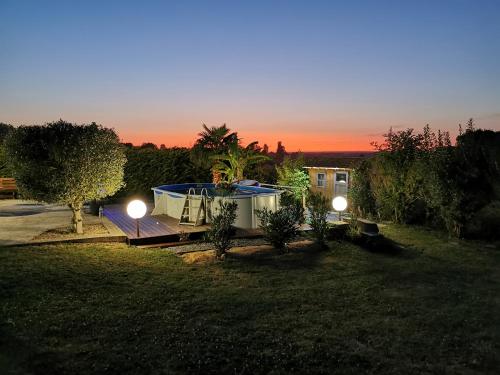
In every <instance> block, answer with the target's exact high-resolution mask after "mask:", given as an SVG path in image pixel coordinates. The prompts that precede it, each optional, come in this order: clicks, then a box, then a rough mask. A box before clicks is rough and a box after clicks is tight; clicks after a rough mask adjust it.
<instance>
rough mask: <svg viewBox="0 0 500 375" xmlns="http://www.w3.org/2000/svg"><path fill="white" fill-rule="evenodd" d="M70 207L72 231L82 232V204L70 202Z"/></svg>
mask: <svg viewBox="0 0 500 375" xmlns="http://www.w3.org/2000/svg"><path fill="white" fill-rule="evenodd" d="M70 208H71V210H72V211H73V218H72V219H71V223H72V224H73V232H75V233H78V234H83V219H82V204H81V203H76V204H70Z"/></svg>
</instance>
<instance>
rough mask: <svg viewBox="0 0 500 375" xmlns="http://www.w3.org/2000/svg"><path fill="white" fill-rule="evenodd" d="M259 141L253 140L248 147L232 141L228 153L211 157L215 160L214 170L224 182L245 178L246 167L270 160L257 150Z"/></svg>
mask: <svg viewBox="0 0 500 375" xmlns="http://www.w3.org/2000/svg"><path fill="white" fill-rule="evenodd" d="M257 143H258V142H252V143H250V144H249V145H248V146H247V147H241V146H240V145H238V144H237V143H232V144H231V145H230V146H229V148H228V150H227V153H224V154H219V155H214V156H212V157H211V159H212V160H214V161H215V164H214V166H213V167H212V171H213V172H214V173H216V174H220V175H221V176H222V179H223V181H224V182H228V183H231V182H234V181H239V180H243V179H244V178H245V175H244V173H245V169H246V168H247V167H248V166H250V165H254V164H258V163H261V162H263V161H266V160H269V159H270V158H269V157H268V156H266V155H263V154H260V153H259V152H258V151H257V147H256V145H257Z"/></svg>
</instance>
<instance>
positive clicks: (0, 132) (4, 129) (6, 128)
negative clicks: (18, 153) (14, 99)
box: [0, 122, 14, 177]
mask: <svg viewBox="0 0 500 375" xmlns="http://www.w3.org/2000/svg"><path fill="white" fill-rule="evenodd" d="M13 129H14V127H13V126H12V125H8V124H4V123H3V122H0V177H12V172H11V170H10V168H9V166H8V164H7V160H6V156H5V147H4V144H3V142H4V140H5V138H6V137H7V134H9V133H10V132H11V131H12V130H13Z"/></svg>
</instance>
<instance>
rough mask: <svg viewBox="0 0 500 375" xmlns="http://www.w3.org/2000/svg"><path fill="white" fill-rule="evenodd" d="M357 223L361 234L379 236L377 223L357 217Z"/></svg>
mask: <svg viewBox="0 0 500 375" xmlns="http://www.w3.org/2000/svg"><path fill="white" fill-rule="evenodd" d="M357 224H358V228H359V231H360V232H361V234H362V235H364V236H367V237H378V236H380V233H379V230H378V225H377V223H375V222H373V221H370V220H366V219H358V220H357Z"/></svg>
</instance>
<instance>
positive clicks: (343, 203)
mask: <svg viewBox="0 0 500 375" xmlns="http://www.w3.org/2000/svg"><path fill="white" fill-rule="evenodd" d="M332 207H333V209H334V210H335V211H337V212H338V213H339V221H342V211H345V209H346V208H347V199H345V198H344V197H342V196H338V197H335V198H333V200H332Z"/></svg>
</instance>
